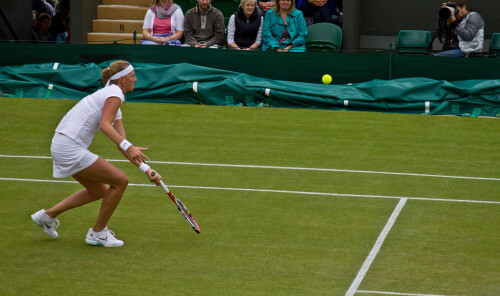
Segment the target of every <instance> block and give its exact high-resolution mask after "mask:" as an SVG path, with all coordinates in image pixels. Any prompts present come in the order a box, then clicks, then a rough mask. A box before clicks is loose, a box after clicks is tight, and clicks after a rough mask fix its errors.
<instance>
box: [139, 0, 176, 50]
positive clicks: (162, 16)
mask: <svg viewBox="0 0 500 296" xmlns="http://www.w3.org/2000/svg"><path fill="white" fill-rule="evenodd" d="M183 35H184V14H183V13H182V9H181V7H180V6H179V5H177V4H175V3H173V2H172V0H153V3H152V5H151V6H150V7H149V9H148V11H147V12H146V16H145V17H144V25H143V27H142V36H143V40H142V41H141V44H149V45H165V44H168V45H175V46H180V45H181V41H180V39H181V38H182V36H183Z"/></svg>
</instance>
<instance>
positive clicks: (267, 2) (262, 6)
mask: <svg viewBox="0 0 500 296" xmlns="http://www.w3.org/2000/svg"><path fill="white" fill-rule="evenodd" d="M273 8H274V0H258V1H257V11H258V12H259V15H261V16H264V15H266V12H267V11H268V10H269V9H273Z"/></svg>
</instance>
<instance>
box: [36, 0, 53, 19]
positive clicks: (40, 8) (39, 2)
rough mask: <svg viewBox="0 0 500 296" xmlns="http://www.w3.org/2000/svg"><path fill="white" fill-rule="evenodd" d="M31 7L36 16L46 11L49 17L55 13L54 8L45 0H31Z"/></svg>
mask: <svg viewBox="0 0 500 296" xmlns="http://www.w3.org/2000/svg"><path fill="white" fill-rule="evenodd" d="M31 9H32V10H36V15H37V17H38V16H39V15H40V14H42V13H47V14H49V15H50V16H51V17H52V16H54V15H56V10H55V9H54V7H53V6H52V5H50V4H49V3H47V1H45V0H32V2H31Z"/></svg>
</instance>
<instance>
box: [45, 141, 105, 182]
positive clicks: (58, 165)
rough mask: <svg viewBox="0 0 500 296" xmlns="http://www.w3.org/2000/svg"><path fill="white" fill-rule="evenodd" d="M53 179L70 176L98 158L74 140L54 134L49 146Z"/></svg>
mask: <svg viewBox="0 0 500 296" xmlns="http://www.w3.org/2000/svg"><path fill="white" fill-rule="evenodd" d="M50 153H51V154H52V162H53V174H52V175H53V176H54V178H66V177H69V176H72V175H74V174H76V173H78V172H80V171H82V170H84V169H86V168H88V167H89V166H90V165H91V164H93V163H94V162H95V161H96V160H97V158H98V157H99V156H97V155H96V154H94V153H92V152H90V151H89V150H88V149H86V148H83V147H82V146H81V145H80V144H78V143H77V142H76V141H75V140H73V139H71V138H69V137H67V136H65V135H62V134H59V133H55V135H54V137H53V138H52V145H51V146H50Z"/></svg>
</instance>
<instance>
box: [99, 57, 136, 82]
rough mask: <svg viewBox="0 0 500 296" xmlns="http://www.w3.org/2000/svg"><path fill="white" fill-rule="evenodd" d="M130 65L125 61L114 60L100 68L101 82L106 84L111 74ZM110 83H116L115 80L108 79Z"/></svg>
mask: <svg viewBox="0 0 500 296" xmlns="http://www.w3.org/2000/svg"><path fill="white" fill-rule="evenodd" d="M129 65H130V63H129V62H127V61H115V62H113V63H112V64H111V65H109V67H107V68H105V69H104V70H102V76H101V77H102V84H104V85H106V82H108V80H109V79H110V78H111V76H113V75H115V74H116V73H118V72H120V71H122V70H124V69H125V68H127V67H128V66H129ZM110 84H116V80H112V81H110Z"/></svg>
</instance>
